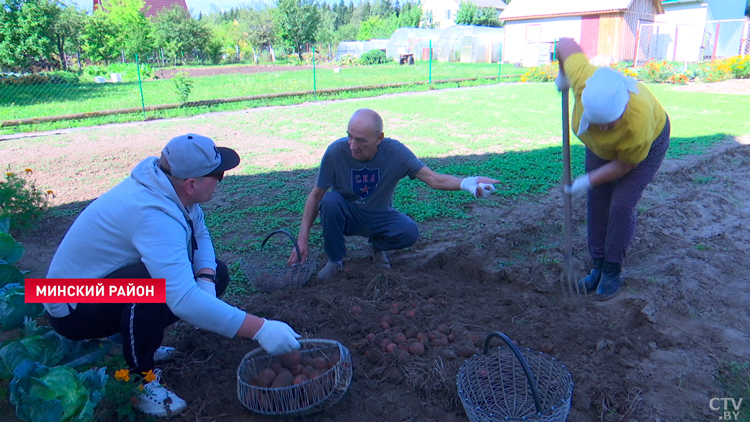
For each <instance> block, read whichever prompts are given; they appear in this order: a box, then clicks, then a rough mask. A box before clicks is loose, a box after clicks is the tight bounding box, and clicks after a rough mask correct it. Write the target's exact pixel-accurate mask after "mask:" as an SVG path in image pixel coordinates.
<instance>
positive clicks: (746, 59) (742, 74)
mask: <svg viewBox="0 0 750 422" xmlns="http://www.w3.org/2000/svg"><path fill="white" fill-rule="evenodd" d="M724 63H725V64H726V65H727V66H729V69H731V70H732V75H733V76H734V78H735V79H747V78H750V56H734V57H730V58H728V59H724Z"/></svg>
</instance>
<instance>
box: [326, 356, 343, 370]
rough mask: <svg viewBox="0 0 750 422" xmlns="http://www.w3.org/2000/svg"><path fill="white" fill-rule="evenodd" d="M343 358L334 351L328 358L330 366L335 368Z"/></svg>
mask: <svg viewBox="0 0 750 422" xmlns="http://www.w3.org/2000/svg"><path fill="white" fill-rule="evenodd" d="M340 360H341V356H339V354H338V353H334V354H332V355H331V358H330V359H329V360H328V365H329V367H331V368H333V367H334V366H336V364H337V363H339V361H340Z"/></svg>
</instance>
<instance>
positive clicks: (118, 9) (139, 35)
mask: <svg viewBox="0 0 750 422" xmlns="http://www.w3.org/2000/svg"><path fill="white" fill-rule="evenodd" d="M145 6H146V2H145V1H144V0H102V10H104V11H105V12H106V16H107V18H108V19H109V20H110V22H111V23H112V25H114V27H115V28H117V30H118V36H117V44H118V45H117V46H118V47H119V48H120V49H121V50H123V51H124V52H125V54H126V55H127V56H128V57H133V56H135V54H141V55H143V54H145V53H148V52H150V51H151V49H152V46H153V43H152V37H151V22H150V21H149V20H148V19H146V16H145V15H144V12H145V11H144V10H143V8H144V7H145Z"/></svg>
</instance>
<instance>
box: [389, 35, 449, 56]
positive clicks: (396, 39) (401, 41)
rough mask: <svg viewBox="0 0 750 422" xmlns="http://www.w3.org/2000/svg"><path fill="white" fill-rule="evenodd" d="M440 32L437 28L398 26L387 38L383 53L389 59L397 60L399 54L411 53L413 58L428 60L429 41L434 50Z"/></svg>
mask: <svg viewBox="0 0 750 422" xmlns="http://www.w3.org/2000/svg"><path fill="white" fill-rule="evenodd" d="M440 32H441V31H440V30H439V29H428V28H399V29H397V30H396V31H394V32H393V35H391V39H390V40H388V47H386V49H385V55H386V56H387V57H388V58H389V59H391V60H398V58H399V56H400V55H401V54H413V55H414V59H415V60H429V59H430V41H432V48H433V50H434V49H435V45H436V44H437V40H438V38H439V37H440Z"/></svg>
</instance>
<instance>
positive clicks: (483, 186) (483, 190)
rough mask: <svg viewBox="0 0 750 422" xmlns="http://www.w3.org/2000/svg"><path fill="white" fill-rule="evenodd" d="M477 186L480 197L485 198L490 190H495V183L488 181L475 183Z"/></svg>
mask: <svg viewBox="0 0 750 422" xmlns="http://www.w3.org/2000/svg"><path fill="white" fill-rule="evenodd" d="M477 186H479V189H477V193H478V194H479V197H480V198H487V197H488V196H490V194H491V193H492V192H494V191H495V185H493V184H490V183H479V184H477Z"/></svg>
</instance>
